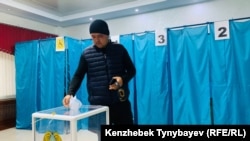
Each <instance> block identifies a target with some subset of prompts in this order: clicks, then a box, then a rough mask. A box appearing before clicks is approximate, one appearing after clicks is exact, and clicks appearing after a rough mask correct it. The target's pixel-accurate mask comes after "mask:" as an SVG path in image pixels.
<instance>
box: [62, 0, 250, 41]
mask: <svg viewBox="0 0 250 141" xmlns="http://www.w3.org/2000/svg"><path fill="white" fill-rule="evenodd" d="M249 7H250V3H249V0H237V1H236V0H213V1H210V2H204V3H199V4H195V5H189V6H183V7H179V8H172V9H167V10H163V11H158V12H152V13H147V14H142V15H136V16H130V17H123V18H119V19H114V20H108V21H107V22H108V24H109V26H110V32H111V36H112V35H122V34H130V33H137V32H144V31H153V30H155V29H156V28H171V27H176V26H183V25H190V24H199V23H205V22H215V21H221V20H229V19H237V18H244V17H249V16H250V14H249V13H250V8H249ZM121 25H122V28H121ZM88 27H89V24H84V25H78V26H74V27H68V28H65V29H64V30H65V33H67V35H68V36H72V37H75V38H80V39H81V38H83V39H85V38H90V36H89V31H88Z"/></svg>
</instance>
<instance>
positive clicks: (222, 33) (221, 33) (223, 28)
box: [214, 21, 230, 40]
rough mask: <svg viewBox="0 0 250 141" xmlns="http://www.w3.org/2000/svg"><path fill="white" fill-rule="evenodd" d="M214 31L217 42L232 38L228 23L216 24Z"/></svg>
mask: <svg viewBox="0 0 250 141" xmlns="http://www.w3.org/2000/svg"><path fill="white" fill-rule="evenodd" d="M214 30H215V31H214V33H215V40H224V39H229V38H230V34H229V22H228V21H221V22H215V23H214Z"/></svg>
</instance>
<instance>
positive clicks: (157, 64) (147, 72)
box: [134, 32, 172, 124]
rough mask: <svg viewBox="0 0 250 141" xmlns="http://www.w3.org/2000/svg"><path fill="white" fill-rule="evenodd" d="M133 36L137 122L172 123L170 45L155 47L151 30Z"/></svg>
mask: <svg viewBox="0 0 250 141" xmlns="http://www.w3.org/2000/svg"><path fill="white" fill-rule="evenodd" d="M134 40H135V41H134V48H135V51H134V52H135V53H134V56H135V58H134V59H135V65H136V70H137V73H136V96H137V97H136V100H137V108H138V110H137V112H138V113H137V114H138V124H169V121H170V120H169V119H171V117H172V115H171V112H170V111H171V102H170V101H171V99H170V95H169V91H168V87H169V85H168V76H167V74H168V67H167V57H166V56H167V47H156V46H155V34H154V33H150V32H146V33H145V34H140V35H135V37H134Z"/></svg>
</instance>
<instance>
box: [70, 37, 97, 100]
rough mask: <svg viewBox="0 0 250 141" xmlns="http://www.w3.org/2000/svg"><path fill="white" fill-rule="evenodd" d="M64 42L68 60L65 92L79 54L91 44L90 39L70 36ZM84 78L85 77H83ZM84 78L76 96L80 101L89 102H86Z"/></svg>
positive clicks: (75, 67)
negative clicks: (77, 38) (78, 38)
mask: <svg viewBox="0 0 250 141" xmlns="http://www.w3.org/2000/svg"><path fill="white" fill-rule="evenodd" d="M65 41H66V44H67V47H68V50H67V56H68V60H67V66H68V71H67V74H68V73H69V74H68V76H67V80H66V85H67V88H66V92H67V90H68V86H69V82H70V80H71V79H72V77H73V75H74V73H75V71H76V69H77V67H78V63H79V60H80V56H81V54H82V52H83V50H84V49H85V48H86V47H88V46H90V45H91V44H92V40H90V39H89V40H76V39H72V38H67V40H65ZM85 78H86V77H85ZM85 78H84V80H83V82H82V84H81V87H80V88H79V90H78V91H77V93H76V96H77V98H78V99H79V100H81V102H82V103H83V104H89V102H88V97H87V96H88V93H87V89H86V79H85Z"/></svg>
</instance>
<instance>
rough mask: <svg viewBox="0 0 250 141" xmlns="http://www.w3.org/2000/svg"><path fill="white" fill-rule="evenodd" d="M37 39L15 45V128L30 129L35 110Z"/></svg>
mask: <svg viewBox="0 0 250 141" xmlns="http://www.w3.org/2000/svg"><path fill="white" fill-rule="evenodd" d="M38 53H39V48H38V41H37V40H35V41H29V42H20V43H17V44H16V45H15V68H16V128H17V129H31V115H32V113H33V112H35V111H37V94H38V91H37V89H38V65H39V63H38Z"/></svg>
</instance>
